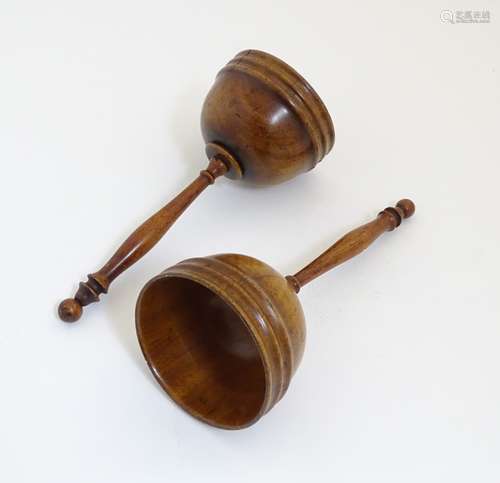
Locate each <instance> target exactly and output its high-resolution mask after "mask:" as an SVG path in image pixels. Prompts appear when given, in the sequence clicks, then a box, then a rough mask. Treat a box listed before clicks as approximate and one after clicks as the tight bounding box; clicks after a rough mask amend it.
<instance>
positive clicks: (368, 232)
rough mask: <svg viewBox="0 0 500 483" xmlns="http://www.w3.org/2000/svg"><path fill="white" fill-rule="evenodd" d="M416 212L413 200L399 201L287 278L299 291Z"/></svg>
mask: <svg viewBox="0 0 500 483" xmlns="http://www.w3.org/2000/svg"><path fill="white" fill-rule="evenodd" d="M413 213H415V205H414V203H413V201H411V200H407V199H405V200H400V201H398V203H397V205H396V207H394V208H393V207H389V208H386V209H385V210H384V211H381V212H380V213H379V214H378V216H377V218H375V219H374V220H373V221H371V222H370V223H366V224H365V225H362V226H360V227H359V228H356V229H355V230H352V231H351V232H349V233H347V235H344V236H343V237H342V238H341V239H340V240H338V241H337V242H336V243H335V244H334V245H332V246H331V247H330V248H329V249H328V250H326V251H325V252H323V253H322V254H321V255H320V256H319V257H318V258H316V259H315V260H313V261H312V262H311V263H310V264H309V265H307V266H306V267H304V268H303V269H302V270H301V271H300V272H297V273H296V274H295V275H288V276H287V277H286V278H287V280H288V281H289V283H290V284H291V285H292V287H293V288H294V290H295V292H297V293H298V292H299V290H300V288H301V287H303V286H304V285H305V284H306V283H309V282H310V281H311V280H314V279H315V278H316V277H319V276H320V275H322V274H323V273H325V272H327V271H328V270H330V269H332V268H334V267H336V266H337V265H340V264H341V263H343V262H345V261H347V260H349V259H351V258H352V257H355V256H356V255H358V254H360V253H361V252H362V251H363V250H365V249H366V248H368V247H369V246H370V245H371V244H372V243H373V242H374V241H375V240H376V239H377V238H378V237H379V236H380V235H381V234H382V233H384V232H386V231H392V230H394V229H395V228H397V227H398V226H399V225H400V224H401V221H402V220H403V219H405V218H409V217H410V216H412V215H413Z"/></svg>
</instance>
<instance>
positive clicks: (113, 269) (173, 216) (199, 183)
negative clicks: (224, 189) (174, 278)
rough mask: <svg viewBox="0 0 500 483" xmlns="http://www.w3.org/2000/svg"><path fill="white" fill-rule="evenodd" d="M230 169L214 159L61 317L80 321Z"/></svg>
mask: <svg viewBox="0 0 500 483" xmlns="http://www.w3.org/2000/svg"><path fill="white" fill-rule="evenodd" d="M227 170H228V167H227V165H226V164H225V163H224V162H223V161H222V160H221V159H219V158H218V157H214V158H212V159H211V160H210V162H209V164H208V167H207V169H205V170H203V171H201V172H200V175H199V176H198V177H197V178H196V179H195V180H194V181H193V182H192V183H191V184H190V185H189V186H188V187H187V188H186V189H184V191H182V192H181V193H179V195H177V196H176V197H175V198H174V199H173V200H172V201H170V203H168V204H166V205H165V206H164V207H163V208H161V209H160V210H159V211H157V212H156V213H155V214H154V215H153V216H151V217H150V218H148V219H147V220H146V221H145V222H144V223H143V224H142V225H141V226H140V227H139V228H137V229H136V230H135V231H134V232H133V233H132V234H131V235H130V236H129V237H128V238H127V239H126V240H125V241H124V242H123V243H122V244H121V246H120V247H119V248H118V250H117V251H116V252H115V253H114V255H113V256H112V257H111V258H110V259H109V260H108V261H107V262H106V264H105V265H104V266H103V267H102V268H101V269H100V270H98V271H97V272H95V273H91V274H90V275H88V280H87V281H86V282H80V285H79V288H78V291H77V292H76V294H75V297H74V298H70V299H66V300H63V301H62V302H61V303H60V305H59V310H58V312H59V317H60V318H61V319H62V320H64V321H65V322H75V321H77V320H78V319H79V318H80V316H81V315H82V307H84V306H85V305H89V304H91V303H93V302H97V301H99V295H101V294H102V293H107V292H108V288H109V285H110V284H111V282H112V281H113V280H114V279H115V278H116V277H118V275H120V274H121V273H122V272H124V271H125V270H126V269H127V268H129V267H130V266H131V265H133V264H134V263H135V262H137V261H138V260H140V259H141V258H142V257H143V256H144V255H145V254H146V253H147V252H149V250H151V248H153V247H154V246H155V245H156V244H157V243H158V241H160V239H161V238H162V237H163V235H164V234H165V233H166V232H167V230H168V229H169V228H170V227H171V226H172V225H173V224H174V222H175V221H176V220H177V218H179V216H180V215H181V214H182V213H183V212H184V210H185V209H186V208H187V207H188V206H189V205H190V204H191V203H192V202H193V201H194V200H195V199H196V198H197V196H198V195H199V194H200V193H201V192H202V191H203V190H204V189H205V188H206V187H207V186H209V185H211V184H213V183H214V181H215V180H216V179H217V178H218V177H219V176H221V175H223V174H225V173H226V172H227Z"/></svg>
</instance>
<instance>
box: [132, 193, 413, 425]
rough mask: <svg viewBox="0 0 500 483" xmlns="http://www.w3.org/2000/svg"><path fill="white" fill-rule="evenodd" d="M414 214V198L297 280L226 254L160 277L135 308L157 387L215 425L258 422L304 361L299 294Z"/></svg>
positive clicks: (347, 237)
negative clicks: (318, 278) (306, 286)
mask: <svg viewBox="0 0 500 483" xmlns="http://www.w3.org/2000/svg"><path fill="white" fill-rule="evenodd" d="M414 211H415V206H414V204H413V203H412V202H411V201H410V200H401V201H399V202H398V204H397V205H396V207H395V208H386V209H385V210H384V211H382V212H381V213H379V215H378V216H377V218H376V219H375V220H373V221H372V222H370V223H367V224H365V225H363V226H361V227H359V228H357V229H356V230H353V231H352V232H350V233H348V234H347V235H345V236H344V237H343V238H341V239H340V240H339V241H338V242H336V243H335V244H334V245H333V246H332V247H331V248H330V249H328V250H327V251H326V252H324V253H323V254H322V255H320V256H319V257H318V258H317V259H315V260H314V261H313V262H312V263H310V264H309V265H307V266H306V267H305V268H304V269H302V270H301V271H299V272H298V273H296V274H295V275H292V276H287V277H283V276H282V275H280V274H279V273H278V272H277V271H276V270H274V269H273V268H271V267H270V266H269V265H267V264H265V263H263V262H261V261H259V260H257V259H255V258H251V257H248V256H245V255H237V254H222V255H215V256H209V257H204V258H192V259H189V260H185V261H183V262H180V263H178V264H177V265H174V266H173V267H170V268H168V269H167V270H165V271H164V272H162V273H161V274H160V275H158V276H156V277H154V278H153V279H152V280H150V281H149V282H148V283H147V284H146V285H145V287H144V288H143V289H142V291H141V293H140V295H139V298H138V300H137V305H136V328H137V335H138V338H139V343H140V345H141V349H142V352H143V354H144V357H145V358H146V361H147V363H148V365H149V367H150V369H151V371H152V372H153V374H154V376H155V378H156V379H157V381H158V382H159V383H160V385H161V387H162V388H163V389H164V390H165V391H166V392H167V393H168V394H169V395H170V397H171V398H172V399H173V400H174V401H175V402H176V403H177V404H179V405H180V406H181V407H182V408H183V409H184V410H186V411H187V412H188V413H189V414H191V415H192V416H194V417H196V418H198V419H200V420H201V421H204V422H205V423H208V424H210V425H213V426H217V427H220V428H225V429H241V428H245V427H247V426H250V425H251V424H254V423H255V422H256V421H258V420H259V419H260V418H261V417H262V416H263V415H264V414H266V413H267V412H268V411H269V410H270V409H271V408H272V407H273V406H274V405H275V404H276V403H277V402H278V401H279V400H280V399H281V398H282V397H283V395H284V394H285V392H286V390H287V388H288V385H289V383H290V380H291V378H292V376H293V374H294V373H295V371H296V370H297V367H298V365H299V363H300V360H301V358H302V354H303V352H304V343H305V334H306V328H305V319H304V314H303V312H302V308H301V305H300V302H299V299H298V297H297V293H298V292H299V290H300V288H301V287H303V286H304V285H305V284H306V283H308V282H309V281H311V280H313V279H314V278H316V277H318V276H319V275H321V274H322V273H324V272H326V271H327V270H330V269H331V268H333V267H335V266H337V265H339V264H340V263H342V262H344V261H346V260H348V259H350V258H352V257H353V256H355V255H357V254H359V253H360V252H361V251H363V250H364V249H365V248H367V247H368V246H369V245H370V244H371V243H372V242H373V241H374V240H375V239H376V238H378V237H379V236H380V235H381V234H382V233H384V232H385V231H392V230H394V228H396V227H397V226H399V224H400V223H401V221H402V220H403V219H404V218H408V217H410V216H412V215H413V213H414Z"/></svg>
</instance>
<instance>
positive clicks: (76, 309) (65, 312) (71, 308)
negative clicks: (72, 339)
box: [57, 299, 83, 322]
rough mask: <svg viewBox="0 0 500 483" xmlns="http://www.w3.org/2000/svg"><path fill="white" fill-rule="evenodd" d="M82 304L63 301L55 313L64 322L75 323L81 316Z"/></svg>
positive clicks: (73, 300) (69, 300)
mask: <svg viewBox="0 0 500 483" xmlns="http://www.w3.org/2000/svg"><path fill="white" fill-rule="evenodd" d="M82 311H83V308H82V304H81V303H80V302H78V300H76V299H64V300H63V301H62V302H61V303H60V304H59V308H58V309H57V312H58V314H59V318H60V319H61V320H63V321H64V322H76V321H77V320H78V319H79V318H80V317H81V316H82Z"/></svg>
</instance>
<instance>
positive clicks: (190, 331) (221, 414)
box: [136, 276, 266, 429]
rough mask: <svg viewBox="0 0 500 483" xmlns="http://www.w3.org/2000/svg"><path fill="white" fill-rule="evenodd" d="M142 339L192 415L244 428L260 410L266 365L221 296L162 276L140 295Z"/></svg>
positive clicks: (163, 380) (160, 375)
mask: <svg viewBox="0 0 500 483" xmlns="http://www.w3.org/2000/svg"><path fill="white" fill-rule="evenodd" d="M136 325H137V334H138V337H139V342H140V345H141V348H142V351H143V353H144V356H145V358H146V361H147V363H148V365H149V367H150V368H151V370H152V372H153V374H154V376H155V377H156V379H157V380H158V382H159V383H160V385H161V386H162V387H163V389H165V391H166V392H167V393H168V394H169V395H170V397H171V398H172V399H173V400H174V401H175V402H176V403H177V404H179V405H180V406H181V407H182V408H183V409H185V410H186V411H187V412H189V413H190V414H191V415H192V416H194V417H196V418H198V419H201V420H202V421H204V422H206V423H209V424H211V425H213V426H218V427H222V428H226V429H239V428H242V427H246V426H249V425H250V424H252V423H253V422H254V421H255V420H256V419H258V418H259V417H260V415H261V411H262V407H263V405H264V400H265V396H266V371H265V368H264V364H263V360H262V356H261V353H260V351H259V348H258V345H257V343H256V341H255V339H254V336H253V335H252V333H251V331H250V329H249V328H248V326H247V324H246V323H245V321H244V320H242V318H241V317H240V316H239V315H238V313H237V312H236V311H235V310H234V309H233V308H232V307H231V306H230V305H229V303H227V302H226V301H224V300H223V299H222V298H221V297H220V296H219V295H217V294H216V293H214V292H213V291H211V290H209V289H208V288H206V287H204V286H203V285H201V284H199V283H197V282H195V281H192V280H189V279H186V278H181V277H175V276H169V277H164V276H159V277H157V278H155V279H153V280H152V281H151V282H149V283H148V284H147V285H146V287H145V288H144V289H143V291H142V292H141V295H140V296H139V300H138V302H137V312H136Z"/></svg>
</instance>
